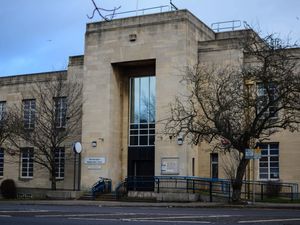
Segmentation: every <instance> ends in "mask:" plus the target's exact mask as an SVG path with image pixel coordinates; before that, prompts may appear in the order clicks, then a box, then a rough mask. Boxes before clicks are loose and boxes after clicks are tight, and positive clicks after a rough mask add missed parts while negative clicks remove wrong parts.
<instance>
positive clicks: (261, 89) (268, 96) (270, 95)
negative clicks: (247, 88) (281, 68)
mask: <svg viewBox="0 0 300 225" xmlns="http://www.w3.org/2000/svg"><path fill="white" fill-rule="evenodd" d="M276 98H277V87H276V84H274V83H269V84H268V85H266V84H263V83H258V84H257V100H258V105H257V114H258V113H260V112H261V111H262V110H265V109H264V108H265V107H266V106H267V105H269V107H268V108H267V109H266V110H265V111H264V113H263V114H264V116H263V117H265V118H266V117H270V118H277V116H278V112H277V109H278V102H277V101H276Z"/></svg>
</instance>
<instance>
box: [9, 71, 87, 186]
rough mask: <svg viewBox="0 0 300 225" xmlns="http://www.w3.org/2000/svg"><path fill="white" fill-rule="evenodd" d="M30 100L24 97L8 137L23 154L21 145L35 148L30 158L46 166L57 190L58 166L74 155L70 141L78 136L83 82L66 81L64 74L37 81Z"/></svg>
mask: <svg viewBox="0 0 300 225" xmlns="http://www.w3.org/2000/svg"><path fill="white" fill-rule="evenodd" d="M30 95H31V96H32V99H29V100H28V101H27V100H23V102H22V105H20V106H18V107H17V108H18V109H19V110H18V113H15V116H14V121H15V122H14V124H15V125H14V126H15V127H17V128H18V129H16V130H15V136H14V137H13V138H11V139H10V142H11V143H12V144H13V146H15V147H17V148H18V150H15V153H19V154H22V152H21V151H20V150H19V149H21V148H22V147H32V148H33V149H34V151H33V154H34V156H33V157H32V160H33V162H34V163H36V164H38V165H40V166H41V167H43V168H45V169H47V170H48V171H49V174H50V180H51V189H52V190H56V182H57V175H58V168H59V167H60V166H64V165H60V163H61V162H58V160H57V157H61V156H62V157H63V158H64V159H65V160H66V159H68V158H70V157H73V156H72V155H73V154H71V153H72V152H71V151H68V152H67V151H66V152H65V151H64V149H63V147H65V146H67V147H69V149H70V146H71V145H72V142H73V141H75V140H76V139H79V138H80V130H81V117H82V84H81V83H79V82H78V81H68V80H66V77H64V76H63V75H62V76H61V77H59V78H56V79H51V80H48V81H43V82H36V83H34V84H33V85H32V87H31V92H30Z"/></svg>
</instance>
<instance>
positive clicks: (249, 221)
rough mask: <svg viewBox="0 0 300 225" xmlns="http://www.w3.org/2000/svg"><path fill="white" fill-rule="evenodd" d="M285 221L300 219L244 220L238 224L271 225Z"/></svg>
mask: <svg viewBox="0 0 300 225" xmlns="http://www.w3.org/2000/svg"><path fill="white" fill-rule="evenodd" d="M286 221H300V218H288V219H269V220H245V221H239V222H238V223H268V222H269V223H271V222H286Z"/></svg>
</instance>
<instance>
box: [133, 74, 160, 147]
mask: <svg viewBox="0 0 300 225" xmlns="http://www.w3.org/2000/svg"><path fill="white" fill-rule="evenodd" d="M129 120H130V127H129V145H130V146H154V139H155V77H154V76H149V77H132V78H130V118H129Z"/></svg>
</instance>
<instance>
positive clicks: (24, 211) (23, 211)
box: [0, 210, 50, 213]
mask: <svg viewBox="0 0 300 225" xmlns="http://www.w3.org/2000/svg"><path fill="white" fill-rule="evenodd" d="M37 212H50V211H49V210H12V211H9V210H6V211H0V213H37Z"/></svg>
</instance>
